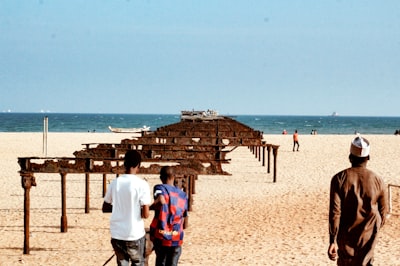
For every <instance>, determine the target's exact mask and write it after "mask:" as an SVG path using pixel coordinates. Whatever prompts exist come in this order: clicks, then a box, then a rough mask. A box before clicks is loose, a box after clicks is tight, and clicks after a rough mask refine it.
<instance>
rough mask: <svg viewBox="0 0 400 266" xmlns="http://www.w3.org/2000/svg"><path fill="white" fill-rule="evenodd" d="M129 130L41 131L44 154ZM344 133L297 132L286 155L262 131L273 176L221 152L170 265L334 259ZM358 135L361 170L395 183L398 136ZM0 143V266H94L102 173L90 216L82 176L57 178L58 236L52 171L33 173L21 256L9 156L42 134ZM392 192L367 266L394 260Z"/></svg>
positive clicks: (38, 144) (248, 156)
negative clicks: (366, 144)
mask: <svg viewBox="0 0 400 266" xmlns="http://www.w3.org/2000/svg"><path fill="white" fill-rule="evenodd" d="M130 136H131V135H130V134H114V133H49V134H48V140H47V156H73V152H74V151H76V150H81V149H82V148H83V146H82V144H83V143H119V142H120V140H121V139H124V138H129V137H130ZM353 137H354V136H353V135H300V151H299V152H293V151H292V139H291V136H290V135H265V139H266V141H267V143H272V144H276V145H280V147H279V150H278V166H277V182H276V183H274V182H273V175H272V171H271V173H267V167H263V166H262V165H261V162H259V161H258V159H256V158H255V156H254V155H253V154H252V153H251V152H250V150H249V149H247V148H246V147H240V148H238V149H236V150H235V151H233V152H231V153H229V155H228V157H229V158H231V159H232V161H231V163H230V164H227V165H224V167H223V168H224V170H226V171H227V172H229V173H231V174H232V175H230V176H226V175H224V176H220V175H218V176H205V175H200V176H199V177H198V180H197V183H196V194H195V195H194V205H193V211H192V212H190V217H189V227H188V228H187V229H186V235H185V239H184V240H185V242H184V245H183V253H182V257H181V259H180V265H335V263H334V262H331V261H330V260H329V259H328V257H327V255H326V254H327V247H328V220H327V218H328V200H329V183H330V179H331V177H332V176H333V175H334V174H335V173H336V172H338V171H339V170H342V169H344V168H347V167H348V166H349V162H348V159H347V158H348V151H349V145H350V142H351V140H352V139H353ZM365 137H366V138H367V139H369V140H370V142H371V161H370V163H369V165H368V166H369V168H371V169H373V170H374V171H375V172H376V173H378V174H380V175H381V176H382V177H383V178H384V180H385V182H386V183H388V184H395V185H400V167H399V164H398V159H399V158H400V137H399V136H394V135H367V136H365ZM0 145H1V150H0V158H1V160H0V167H1V179H0V180H1V186H0V193H1V200H0V265H103V264H104V263H105V262H106V261H107V260H108V259H109V258H110V257H111V256H112V254H113V251H112V248H111V244H110V234H109V229H108V227H109V214H103V213H102V212H101V205H102V202H103V200H102V176H101V175H91V183H90V184H91V185H90V207H91V208H90V213H85V212H84V206H85V186H84V184H85V183H84V182H85V180H84V175H83V174H82V175H68V176H67V219H68V232H65V233H61V232H60V218H61V182H60V176H59V175H58V174H35V177H36V181H37V186H36V187H32V189H31V192H30V194H31V218H30V219H31V221H30V231H31V236H30V254H29V255H23V244H24V233H23V229H24V219H23V217H24V211H23V197H24V190H23V188H22V186H21V178H20V176H19V174H18V171H19V165H18V163H17V158H18V157H24V156H42V155H43V135H42V134H41V133H0ZM271 170H273V168H271ZM141 176H142V177H144V178H146V179H147V180H148V182H149V184H150V186H151V187H152V186H153V185H154V184H156V183H158V182H159V181H158V176H157V175H141ZM108 178H109V179H110V180H111V179H113V178H114V176H111V175H110V176H108ZM392 191H393V214H391V216H390V217H389V219H388V220H387V223H386V224H385V226H384V227H383V229H382V231H381V235H380V239H379V242H378V245H377V247H376V252H375V264H374V265H400V253H399V250H400V242H399V239H400V219H399V217H400V216H399V215H400V193H399V192H400V188H394V189H393V190H392ZM150 221H151V219H150V218H149V219H147V220H146V221H145V223H146V225H148V224H149V223H150ZM154 257H155V255H154V254H152V255H151V257H150V265H154ZM107 265H116V263H115V261H114V260H112V261H111V262H109V263H108V264H107Z"/></svg>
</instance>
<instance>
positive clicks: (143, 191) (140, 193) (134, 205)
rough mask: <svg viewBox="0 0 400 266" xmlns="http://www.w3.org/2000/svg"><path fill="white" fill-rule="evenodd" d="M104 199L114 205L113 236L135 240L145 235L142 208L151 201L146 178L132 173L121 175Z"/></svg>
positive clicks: (112, 215) (111, 185)
mask: <svg viewBox="0 0 400 266" xmlns="http://www.w3.org/2000/svg"><path fill="white" fill-rule="evenodd" d="M104 201H105V202H107V203H111V204H112V205H113V209H112V213H111V217H110V232H111V237H112V238H115V239H119V240H125V241H133V240H138V239H140V238H142V237H143V236H144V235H145V230H144V222H143V220H142V217H141V211H140V209H141V206H142V205H150V202H151V196H150V188H149V184H148V183H147V182H146V181H145V180H143V179H141V178H139V177H138V176H136V175H131V174H124V175H121V176H119V177H118V178H116V179H114V180H113V181H112V182H111V184H110V185H109V187H108V189H107V192H106V195H105V196H104Z"/></svg>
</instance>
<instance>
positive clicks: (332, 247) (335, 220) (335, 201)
mask: <svg viewBox="0 0 400 266" xmlns="http://www.w3.org/2000/svg"><path fill="white" fill-rule="evenodd" d="M338 190H339V185H338V182H337V180H336V178H335V177H334V178H332V181H331V188H330V201H329V248H328V257H329V259H330V260H336V259H337V244H336V237H337V233H338V231H339V224H340V215H341V203H340V201H341V200H340V197H339V194H338Z"/></svg>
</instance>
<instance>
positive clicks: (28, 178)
mask: <svg viewBox="0 0 400 266" xmlns="http://www.w3.org/2000/svg"><path fill="white" fill-rule="evenodd" d="M21 185H22V187H23V188H24V254H29V251H30V248H29V230H30V229H29V222H30V206H31V201H30V190H31V187H32V186H36V181H35V177H34V176H33V174H32V173H21Z"/></svg>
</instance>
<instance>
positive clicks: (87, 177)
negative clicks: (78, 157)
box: [85, 158, 93, 213]
mask: <svg viewBox="0 0 400 266" xmlns="http://www.w3.org/2000/svg"><path fill="white" fill-rule="evenodd" d="M92 169H93V160H92V159H90V158H87V159H86V161H85V213H89V212H90V175H89V172H90V171H91V170H92Z"/></svg>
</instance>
